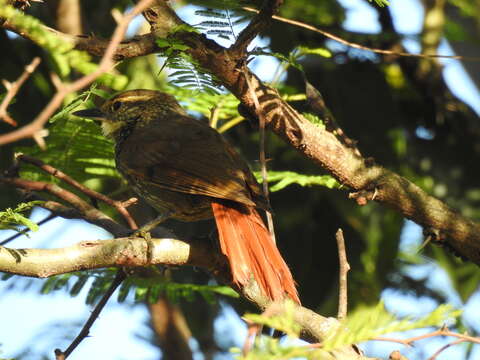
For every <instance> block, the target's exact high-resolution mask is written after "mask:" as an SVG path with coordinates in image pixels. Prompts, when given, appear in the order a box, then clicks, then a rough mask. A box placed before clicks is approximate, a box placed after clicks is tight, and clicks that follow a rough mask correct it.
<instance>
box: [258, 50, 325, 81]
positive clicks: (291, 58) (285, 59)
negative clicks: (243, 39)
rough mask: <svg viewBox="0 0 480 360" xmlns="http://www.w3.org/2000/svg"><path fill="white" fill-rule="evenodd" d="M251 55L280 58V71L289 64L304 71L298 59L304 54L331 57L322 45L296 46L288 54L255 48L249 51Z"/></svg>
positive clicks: (284, 69) (285, 68)
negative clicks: (314, 46)
mask: <svg viewBox="0 0 480 360" xmlns="http://www.w3.org/2000/svg"><path fill="white" fill-rule="evenodd" d="M250 54H251V55H265V56H273V57H275V58H277V59H278V60H280V61H281V62H282V63H283V65H282V71H286V70H287V69H288V68H289V67H290V66H293V67H294V68H295V69H297V70H299V71H301V72H302V73H303V72H304V70H303V66H302V64H300V60H302V58H303V57H305V56H306V55H317V56H321V57H324V58H330V57H332V53H331V52H330V51H329V50H328V49H325V48H323V47H318V48H309V47H307V46H297V47H295V48H294V49H293V50H292V51H290V53H289V54H288V56H285V55H283V54H280V53H278V52H271V51H268V50H266V49H265V48H256V49H254V50H253V51H251V52H250ZM279 76H280V74H277V76H276V78H278V77H279Z"/></svg>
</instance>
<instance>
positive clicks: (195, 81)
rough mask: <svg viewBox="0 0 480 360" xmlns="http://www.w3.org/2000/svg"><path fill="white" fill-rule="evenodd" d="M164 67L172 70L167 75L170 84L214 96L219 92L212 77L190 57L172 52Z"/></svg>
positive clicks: (182, 53)
mask: <svg viewBox="0 0 480 360" xmlns="http://www.w3.org/2000/svg"><path fill="white" fill-rule="evenodd" d="M165 66H166V67H168V68H169V69H171V70H174V71H173V72H172V73H170V74H169V78H170V83H172V84H173V85H175V86H181V87H185V88H187V89H192V90H196V91H197V92H199V93H200V92H204V93H206V94H209V95H216V94H218V93H219V92H220V89H219V87H218V86H217V85H216V81H215V79H214V77H213V76H212V75H211V74H209V73H208V72H206V71H205V70H204V69H202V67H201V66H200V65H199V64H198V62H197V61H195V60H194V59H193V58H192V57H191V56H190V55H188V54H187V53H184V52H174V53H172V54H171V55H169V56H168V57H167V59H166V60H165Z"/></svg>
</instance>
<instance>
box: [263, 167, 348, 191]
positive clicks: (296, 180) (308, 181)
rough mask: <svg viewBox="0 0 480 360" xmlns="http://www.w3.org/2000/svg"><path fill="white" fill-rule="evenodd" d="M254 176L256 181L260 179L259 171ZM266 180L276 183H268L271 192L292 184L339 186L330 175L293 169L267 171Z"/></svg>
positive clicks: (334, 187)
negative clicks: (309, 173)
mask: <svg viewBox="0 0 480 360" xmlns="http://www.w3.org/2000/svg"><path fill="white" fill-rule="evenodd" d="M255 177H256V178H257V180H258V181H262V175H261V174H260V172H255ZM267 181H268V182H269V183H270V184H271V183H276V184H275V185H270V191H271V192H275V191H279V190H282V189H284V188H286V187H287V186H289V185H292V184H297V185H300V186H303V187H306V186H312V185H319V186H325V187H327V188H329V189H338V188H339V187H340V184H339V183H338V182H337V180H335V179H334V178H333V177H332V176H330V175H304V174H299V173H296V172H294V171H269V172H268V175H267Z"/></svg>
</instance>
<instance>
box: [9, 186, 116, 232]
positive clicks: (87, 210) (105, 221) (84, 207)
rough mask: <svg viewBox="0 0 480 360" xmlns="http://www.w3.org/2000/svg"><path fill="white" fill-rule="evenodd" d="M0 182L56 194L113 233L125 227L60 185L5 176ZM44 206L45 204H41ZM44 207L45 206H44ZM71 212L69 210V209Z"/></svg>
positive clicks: (93, 222)
mask: <svg viewBox="0 0 480 360" xmlns="http://www.w3.org/2000/svg"><path fill="white" fill-rule="evenodd" d="M0 183H3V184H6V185H12V186H15V187H16V188H19V189H23V190H27V191H45V192H47V193H50V194H52V195H54V196H56V197H57V198H59V199H62V200H64V201H65V202H67V203H69V204H70V205H72V206H73V207H74V208H75V209H76V210H77V211H78V212H79V213H80V214H82V218H83V219H84V220H86V221H88V222H90V223H92V224H96V225H99V226H102V227H103V228H105V229H107V230H108V231H109V232H111V233H112V234H113V235H116V236H121V235H122V234H123V235H124V234H125V227H124V226H122V225H120V224H118V223H117V222H115V221H114V220H113V219H112V218H110V217H109V216H107V215H106V214H104V213H103V212H102V211H100V210H98V209H96V208H95V207H93V206H92V205H90V204H89V203H88V202H86V201H85V200H83V199H82V198H80V197H79V196H77V195H76V194H74V193H72V192H70V191H68V190H65V189H63V188H62V187H60V186H58V185H55V184H50V183H46V182H43V181H32V180H25V179H21V178H6V177H0ZM43 207H45V206H43ZM45 208H46V207H45ZM47 209H48V210H52V211H54V209H50V208H47ZM68 210H69V209H67V208H66V207H63V208H62V211H67V212H68ZM70 212H71V210H70Z"/></svg>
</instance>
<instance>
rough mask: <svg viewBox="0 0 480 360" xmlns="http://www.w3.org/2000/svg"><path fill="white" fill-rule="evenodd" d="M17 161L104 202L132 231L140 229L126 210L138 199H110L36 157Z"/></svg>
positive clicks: (23, 156)
mask: <svg viewBox="0 0 480 360" xmlns="http://www.w3.org/2000/svg"><path fill="white" fill-rule="evenodd" d="M17 159H18V160H20V161H23V162H26V163H28V164H32V165H34V166H36V167H38V168H39V169H41V170H42V171H44V172H46V173H47V174H50V175H52V176H54V177H56V178H57V179H60V180H62V181H63V182H65V183H67V184H69V185H71V186H73V187H74V188H76V189H78V190H80V191H81V192H82V193H84V194H85V195H87V196H89V197H91V198H93V199H98V200H100V201H103V202H104V203H106V204H108V205H110V206H112V207H114V208H115V209H117V211H118V212H119V213H120V214H121V215H122V216H123V217H124V219H125V221H126V222H127V224H128V226H129V227H130V228H131V229H132V230H136V229H138V226H137V224H136V223H135V220H134V219H133V218H132V216H131V215H130V213H129V212H128V211H127V209H126V208H127V206H129V205H132V204H133V203H134V202H135V201H136V199H135V201H134V200H133V199H130V200H127V201H126V202H122V201H117V200H113V199H110V198H109V197H108V196H106V195H104V194H101V193H98V192H96V191H94V190H92V189H89V188H88V187H86V186H84V185H82V184H80V183H79V182H77V181H75V180H74V179H72V178H71V177H70V176H68V175H67V174H65V173H64V172H62V171H60V170H58V169H56V168H55V167H53V166H51V165H48V164H45V163H44V162H43V161H42V160H40V159H36V158H34V157H31V156H27V155H24V154H20V155H17Z"/></svg>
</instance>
